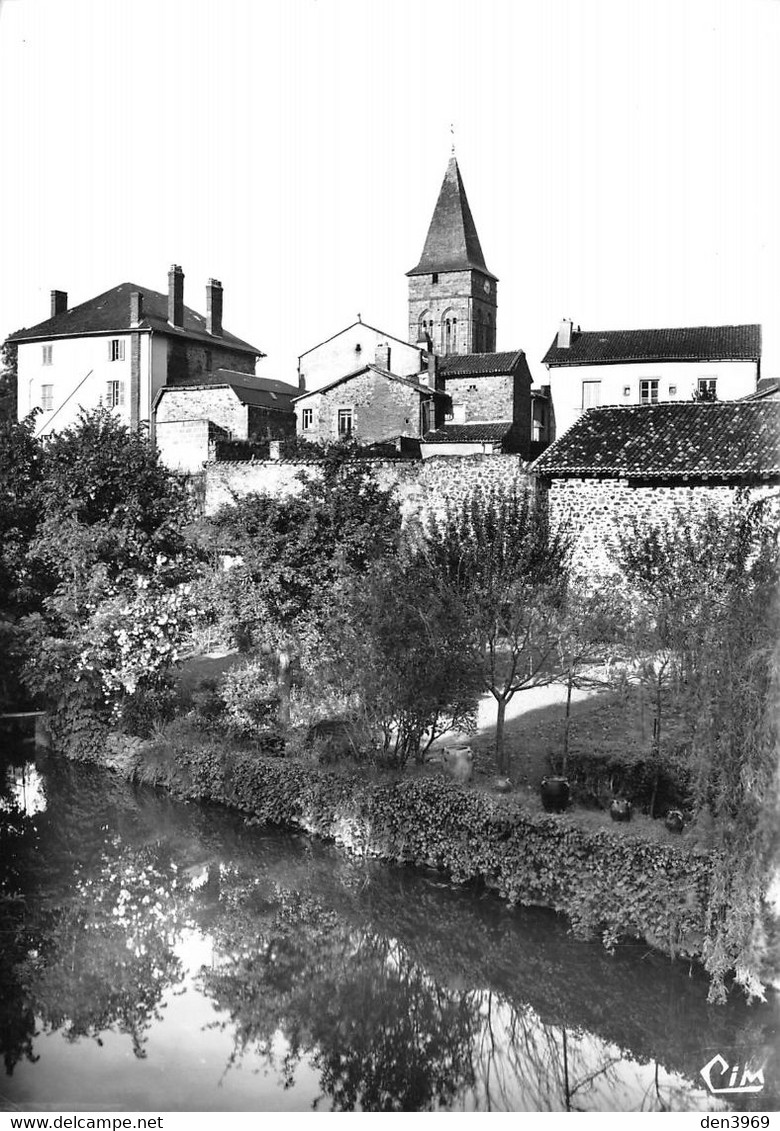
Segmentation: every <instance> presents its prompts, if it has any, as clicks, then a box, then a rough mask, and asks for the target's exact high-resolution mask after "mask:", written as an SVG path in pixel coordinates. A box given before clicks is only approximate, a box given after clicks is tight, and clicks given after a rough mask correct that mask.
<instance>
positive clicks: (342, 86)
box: [0, 0, 780, 380]
mask: <svg viewBox="0 0 780 1131" xmlns="http://www.w3.org/2000/svg"><path fill="white" fill-rule="evenodd" d="M0 5H1V6H0V138H1V139H2V150H0V152H2V176H1V177H0V338H4V337H5V336H6V335H7V334H8V333H11V332H12V331H14V330H16V329H18V328H20V327H21V326H31V325H34V324H35V323H36V322H39V321H41V320H43V319H44V318H46V317H48V313H49V291H50V290H52V289H54V288H56V289H61V290H66V291H67V292H68V295H69V301H70V303H71V305H75V304H77V303H79V302H83V301H84V300H86V299H88V298H90V297H92V296H94V295H96V294H99V293H100V292H101V291H104V290H107V289H108V288H109V287H112V286H115V285H117V284H118V283H121V282H133V283H136V284H138V285H139V286H140V287H141V288H142V289H143V288H147V289H153V290H158V291H165V289H166V286H167V271H168V267H169V265H170V264H171V263H180V264H181V265H182V267H183V269H184V272H185V277H186V278H185V302H186V303H187V305H189V306H193V307H195V308H196V309H199V310H204V309H205V282H206V279H207V278H208V277H209V276H212V275H213V276H216V277H217V278H219V279H221V280H222V282H223V285H224V288H225V315H224V319H225V326H226V328H227V329H229V330H230V331H232V332H233V333H235V334H238V335H239V336H241V337H243V338H245V339H247V340H248V341H250V342H252V343H253V344H255V345H257V346H259V347H260V348H261V349H262V350H263V351H264V352H265V353H266V354H267V355H268V356H267V358H266V359H265V360H264V361H263V362H261V363H260V367H259V369H258V372H261V373H265V374H267V375H268V376H272V377H276V378H279V379H282V380H293V379H294V375H295V368H296V359H297V355H298V354H300V353H302V352H303V351H304V350H306V349H308V348H310V347H311V346H312V345H314V344H316V343H317V342H318V341H320V340H321V339H323V338H325V337H328V336H330V335H331V334H333V333H335V332H336V331H338V330H339V329H341V328H343V327H344V326H345V325H348V324H349V323H350V322H352V321H354V319H355V318H356V316H357V314H358V312H360V313H361V314H362V316H363V319H364V321H367V322H370V323H372V324H373V325H377V326H379V327H380V328H382V329H384V330H387V331H388V332H390V333H393V334H395V335H397V336H399V337H402V338H403V337H405V336H406V278H405V272H406V271H407V270H409V269H410V268H411V267H413V266H414V265H415V264H416V263H417V260H418V258H419V255H420V251H421V249H422V245H423V242H424V239H425V234H426V231H427V226H428V222H429V220H430V217H431V213H432V210H433V206H434V203H435V201H436V197H437V194H438V191H439V187H440V184H441V180H442V177H443V175H444V171H445V168H446V165H447V160H448V157H449V152H450V145H451V140H452V138H451V133H450V125H451V123H454V126H455V140H456V147H457V154H458V161H459V164H460V168H461V173H462V175H463V178H464V182H465V185H466V190H467V193H468V197H469V201H470V204H471V208H472V212H473V214H474V218H475V221H476V224H477V230H478V232H479V235H480V240H481V243H482V249H483V251H484V254H485V259H486V262H487V265H488V268H489V269H490V270H491V271H493V272H494V273H495V274H496V275H498V276H499V279H500V283H499V292H498V299H499V307H498V340H497V348H498V349H512V348H518V347H520V348H523V349H525V351H526V353H527V354H528V358H529V363H530V366H531V371H532V373H533V374H534V376H535V377H536V378H539V377H541V376H542V375H543V373H544V368H543V366H542V365H541V363H540V362H541V357H542V355H543V354H544V352H545V350H546V348H547V346H548V345H549V343H550V341H551V339H552V337H553V335H554V333H555V330H556V328H557V324H558V321H559V319H560V318H561V317H563V316H569V317H571V318H573V319H574V321H575V323H580V324H581V325H582V327H583V329H593V330H595V329H620V328H633V327H641V326H647V327H655V326H684V325H703V324H710V325H717V324H724V323H739V322H761V323H763V327H764V367H763V372H764V374H765V375H767V376H780V326H779V325H778V312H780V270H778V265H779V264H780V220H779V219H778V217H779V215H780V176H779V175H778V174H779V173H780V145H779V137H780V129H779V128H778V112H779V111H780V66H779V65H778V59H780V3H778V0H727V2H726V0H648V2H644V0H506V2H504V0H481V2H480V3H477V2H476V0H469V2H468V3H466V2H464V0H389V2H387V0H0Z"/></svg>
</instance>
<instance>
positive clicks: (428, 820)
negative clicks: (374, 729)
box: [87, 730, 714, 960]
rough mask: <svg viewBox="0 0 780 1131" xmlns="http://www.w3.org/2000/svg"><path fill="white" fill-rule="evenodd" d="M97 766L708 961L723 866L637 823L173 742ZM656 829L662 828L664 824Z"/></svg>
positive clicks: (610, 938)
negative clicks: (589, 818)
mask: <svg viewBox="0 0 780 1131" xmlns="http://www.w3.org/2000/svg"><path fill="white" fill-rule="evenodd" d="M87 760H89V761H93V762H95V761H97V762H98V764H100V765H102V766H104V767H105V768H106V769H110V770H113V771H115V772H118V773H120V774H121V775H122V776H123V777H125V778H127V779H128V780H131V781H137V782H144V783H147V784H152V785H156V786H163V787H165V788H167V789H169V790H171V791H172V792H173V793H174V794H175V795H176V796H178V797H180V798H182V799H184V800H189V801H198V802H216V803H218V804H222V805H226V806H228V807H230V808H232V809H236V810H238V811H240V812H241V813H242V814H244V816H245V818H246V819H247V820H248V821H249V822H252V823H258V824H265V823H268V824H274V825H281V826H285V827H288V828H294V829H300V830H302V831H304V832H306V833H308V834H310V835H314V836H317V837H321V838H323V839H326V840H330V841H334V842H335V843H337V844H338V845H340V846H342V847H343V848H344V849H346V850H347V851H348V852H350V853H353V854H356V855H359V856H364V857H373V858H378V859H382V860H386V861H389V862H392V863H395V864H412V865H419V866H428V867H434V868H437V869H440V870H441V871H442V872H444V873H446V874H447V875H448V876H449V877H451V878H452V879H453V880H454V881H455V882H458V883H480V884H483V885H485V886H486V887H487V888H489V889H491V890H494V891H496V892H497V893H498V894H499V895H501V896H502V897H503V898H505V899H507V900H508V901H509V902H510V903H513V904H520V905H526V906H540V907H546V908H550V909H552V910H554V911H556V912H559V913H561V914H563V915H565V916H566V917H567V919H568V920H569V922H570V924H571V927H572V930H573V931H574V933H575V935H576V936H577V937H580V938H591V939H592V938H597V939H599V940H601V942H603V943H604V944H605V945H607V946H608V947H611V946H612V945H614V944H615V943H616V942H617V941H618V940H619V939H626V938H629V939H641V940H643V941H644V942H646V943H648V944H649V945H650V946H652V947H653V948H655V949H657V950H659V951H661V952H663V953H664V954H667V955H669V956H670V957H672V958H677V957H686V958H692V959H699V960H700V959H701V958H702V957H703V955H704V948H705V940H706V938H707V931H708V925H709V923H710V921H711V915H712V910H713V892H712V874H713V864H714V857H713V855H712V854H711V853H709V852H707V851H704V850H702V849H699V848H695V847H692V846H691V845H689V844H688V843H687V842H685V841H680V840H679V839H678V840H672V839H671V838H669V839H668V841H667V842H664V841H662V840H660V839H655V840H652V839H649V838H647V837H645V836H642V835H640V834H637V833H633V832H632V831H631V829H630V827H628V826H613V827H608V828H602V827H593V824H592V823H591V822H587V823H583V822H581V821H579V820H578V818H577V815H576V814H572V815H570V814H561V815H550V814H545V813H543V812H540V811H539V810H538V809H537V808H534V807H532V806H531V805H530V804H529V803H528V802H527V801H526V800H525V799H524V797H523V795H521V794H510V795H508V796H504V795H500V794H497V793H495V792H492V791H491V790H489V789H488V788H485V787H482V786H466V787H463V786H461V785H458V784H456V783H453V782H450V781H448V780H446V779H445V778H443V777H441V776H438V775H435V776H433V775H419V776H409V777H407V776H402V775H388V774H380V773H379V772H376V771H359V772H358V771H354V770H353V771H344V770H340V769H328V768H325V767H321V766H318V765H316V764H314V763H305V762H298V761H292V760H288V759H284V758H278V757H269V756H266V755H263V754H262V753H259V752H258V751H257V750H249V749H240V748H232V749H231V748H226V746H225V744H224V742H220V741H219V740H217V739H215V738H213V737H210V736H207V735H200V736H199V735H198V733H197V732H195V731H194V730H193V731H192V732H191V733H190V734H189V736H188V735H187V732H186V731H185V732H184V733H182V732H181V731H179V732H178V737H177V738H176V740H175V741H171V742H170V743H168V745H167V746H165V745H164V744H162V743H160V742H159V741H158V742H150V741H148V740H147V741H143V740H140V739H137V738H128V737H127V736H122V735H118V734H112V735H110V736H109V739H108V741H107V743H106V745H105V749H104V751H103V753H102V755H100V756H96V755H95V754H94V753H93V754H92V755H90V756H89V757H88V759H87ZM656 824H657V822H656Z"/></svg>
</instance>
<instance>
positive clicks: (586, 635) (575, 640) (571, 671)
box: [554, 577, 626, 776]
mask: <svg viewBox="0 0 780 1131" xmlns="http://www.w3.org/2000/svg"><path fill="white" fill-rule="evenodd" d="M625 621H626V615H625V603H624V596H623V594H622V593H621V591H620V588H619V587H618V586H616V585H615V583H614V579H612V578H606V577H594V578H590V579H589V580H588V581H587V583H586V582H584V581H583V580H582V579H577V580H576V581H575V580H574V579H572V580H571V581H570V582H569V585H568V586H567V589H566V592H565V595H564V600H563V606H562V610H561V617H560V620H559V631H558V657H559V662H560V671H561V674H562V677H563V679H564V680H565V683H566V713H565V716H564V727H563V751H562V755H561V760H560V764H559V766H557V767H554V769H555V771H556V772H558V773H560V774H562V775H564V776H565V775H566V772H567V768H568V757H569V739H570V729H571V697H572V691H573V690H574V688H575V687H576V688H582V687H588V688H594V687H603V686H605V685H608V684H609V683H610V682H611V678H610V677H611V675H612V673H613V671H614V668H613V665H614V662H615V660H616V659H622V658H623V657H624V656H625V652H626V649H625V644H624V636H625ZM605 660H606V661H607V662H606V664H605V662H604V661H605Z"/></svg>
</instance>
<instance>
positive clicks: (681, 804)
mask: <svg viewBox="0 0 780 1131" xmlns="http://www.w3.org/2000/svg"><path fill="white" fill-rule="evenodd" d="M551 769H553V771H554V769H555V767H554V766H551ZM566 776H567V777H568V778H569V780H570V782H571V783H572V785H573V786H574V790H575V795H576V797H577V799H578V800H579V801H581V802H583V803H584V804H586V805H588V804H591V805H592V804H596V805H599V806H601V807H602V808H605V807H606V806H607V805H608V804H609V801H610V800H611V799H612V797H625V798H628V800H630V801H631V802H632V803H633V805H634V806H635V807H636V808H639V809H642V810H644V811H645V812H648V813H649V812H650V809H651V806H652V808H653V810H654V812H653V813H652V814H651V816H653V815H657V814H662V813H665V812H666V811H667V809H688V808H690V806H691V804H692V782H691V770H690V751H689V750H688V749H687V747H680V748H678V749H677V750H676V751H674V752H673V753H672V754H671V755H668V756H666V757H664V758H662V759H659V758H658V757H657V755H655V754H653V753H652V752H647V753H643V752H640V751H638V750H630V749H629V750H626V751H625V753H620V754H616V753H614V752H612V753H607V754H603V753H600V752H599V751H596V750H594V751H587V752H586V751H576V752H574V753H570V754H569V758H568V767H567V774H566Z"/></svg>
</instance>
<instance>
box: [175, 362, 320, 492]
mask: <svg viewBox="0 0 780 1131" xmlns="http://www.w3.org/2000/svg"><path fill="white" fill-rule="evenodd" d="M297 391H298V390H297V389H296V388H295V386H294V385H288V384H286V383H285V382H284V381H275V380H273V379H272V378H270V377H252V376H250V375H249V374H246V373H237V372H235V371H233V370H229V369H217V370H215V371H214V372H212V373H206V374H204V375H203V377H202V379H201V382H200V383H198V384H193V385H183V384H182V385H178V384H177V385H166V386H164V387H163V388H162V389H160V391H159V392H158V394H157V396H156V397H155V401H154V406H153V414H154V420H155V441H156V443H157V447H158V449H159V452H160V458H161V459H162V461H163V463H165V464H166V466H167V467H170V468H171V469H173V470H176V471H186V472H193V471H197V470H199V469H200V468H201V467H202V466H203V463H204V461H205V460H207V459H209V458H212V457H213V455H214V453H215V446H214V445H215V444H216V441H218V440H252V441H265V440H280V439H290V438H292V437H294V436H295V409H294V405H293V398H294V397H295V394H296V393H297Z"/></svg>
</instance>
